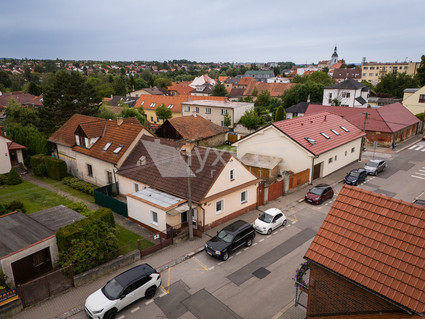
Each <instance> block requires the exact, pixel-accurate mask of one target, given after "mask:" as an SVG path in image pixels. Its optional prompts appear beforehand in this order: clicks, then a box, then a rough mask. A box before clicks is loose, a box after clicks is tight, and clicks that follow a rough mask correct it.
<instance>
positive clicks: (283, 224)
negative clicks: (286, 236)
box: [282, 219, 288, 227]
mask: <svg viewBox="0 0 425 319" xmlns="http://www.w3.org/2000/svg"><path fill="white" fill-rule="evenodd" d="M287 222H288V221H287V220H286V219H285V220H284V221H283V223H282V227H285V226H286V223H287Z"/></svg>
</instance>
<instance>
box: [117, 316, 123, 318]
mask: <svg viewBox="0 0 425 319" xmlns="http://www.w3.org/2000/svg"><path fill="white" fill-rule="evenodd" d="M124 318H125V316H120V317H118V318H117V319H124Z"/></svg>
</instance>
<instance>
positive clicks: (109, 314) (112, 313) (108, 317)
mask: <svg viewBox="0 0 425 319" xmlns="http://www.w3.org/2000/svg"><path fill="white" fill-rule="evenodd" d="M116 315H117V311H116V310H115V309H111V310H109V311H108V312H107V313H105V316H104V317H103V318H104V319H114V318H115V317H116Z"/></svg>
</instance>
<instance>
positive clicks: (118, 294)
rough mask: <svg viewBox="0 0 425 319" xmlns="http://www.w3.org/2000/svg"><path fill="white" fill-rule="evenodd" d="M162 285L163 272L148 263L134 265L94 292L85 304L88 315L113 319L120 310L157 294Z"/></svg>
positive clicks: (94, 317) (98, 318)
mask: <svg viewBox="0 0 425 319" xmlns="http://www.w3.org/2000/svg"><path fill="white" fill-rule="evenodd" d="M160 285H161V274H160V273H158V272H157V271H156V270H155V269H154V268H152V267H151V266H149V265H148V264H142V265H139V266H136V267H133V268H131V269H129V270H127V271H125V272H123V273H121V274H119V275H118V276H116V277H115V278H113V279H112V280H110V281H108V283H107V284H106V285H105V286H104V287H103V288H101V289H99V290H97V291H95V292H94V293H92V294H91V295H90V296H88V298H87V299H86V303H85V305H84V308H85V311H86V315H87V316H88V317H89V318H93V319H113V318H115V316H116V314H117V312H118V311H120V310H121V309H122V308H124V307H126V306H128V305H129V304H131V303H133V302H135V301H136V300H138V299H140V298H142V297H145V298H152V297H153V296H155V292H156V289H157V288H158V287H159V286H160Z"/></svg>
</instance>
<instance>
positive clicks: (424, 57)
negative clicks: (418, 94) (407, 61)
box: [416, 55, 425, 87]
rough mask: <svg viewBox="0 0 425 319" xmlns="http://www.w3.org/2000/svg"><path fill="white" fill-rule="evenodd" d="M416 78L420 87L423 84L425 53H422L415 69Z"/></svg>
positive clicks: (424, 84) (424, 78)
mask: <svg viewBox="0 0 425 319" xmlns="http://www.w3.org/2000/svg"><path fill="white" fill-rule="evenodd" d="M416 80H417V81H418V83H419V86H420V87H422V86H425V55H422V57H421V64H420V65H419V67H418V69H417V70H416Z"/></svg>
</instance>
